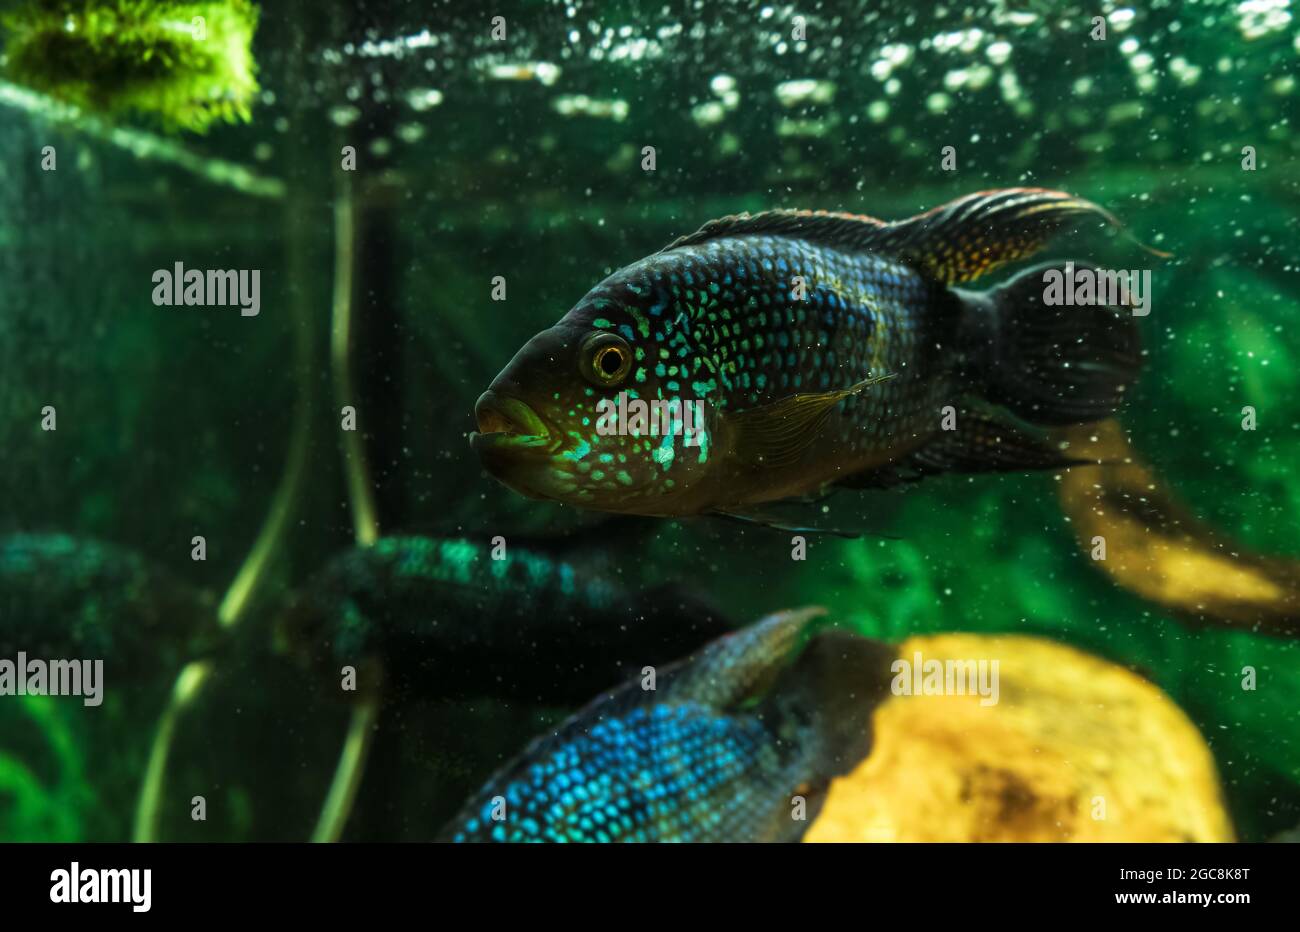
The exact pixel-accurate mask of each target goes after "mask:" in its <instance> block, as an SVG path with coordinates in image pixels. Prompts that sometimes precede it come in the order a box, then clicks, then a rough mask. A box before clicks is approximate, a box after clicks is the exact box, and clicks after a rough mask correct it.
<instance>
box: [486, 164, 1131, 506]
mask: <svg viewBox="0 0 1300 932" xmlns="http://www.w3.org/2000/svg"><path fill="white" fill-rule="evenodd" d="M1087 219H1093V220H1097V221H1102V222H1105V223H1109V224H1116V225H1117V224H1118V221H1116V220H1115V219H1114V218H1113V217H1112V216H1111V215H1110V214H1109V213H1108V212H1106V211H1105V210H1103V209H1102V208H1101V207H1098V206H1097V205H1096V204H1093V203H1091V202H1089V201H1086V200H1082V199H1080V198H1077V197H1073V196H1071V195H1069V194H1065V193H1062V192H1059V191H1049V190H1044V189H1037V188H1012V189H1006V190H998V191H986V192H981V193H978V194H973V195H970V196H967V197H963V198H960V199H959V200H956V201H953V202H951V203H949V204H946V205H944V206H941V207H938V208H936V209H934V210H932V211H930V212H928V213H924V214H921V215H919V216H916V217H912V218H911V219H908V220H903V221H899V222H893V223H886V222H883V221H880V220H875V219H872V218H869V217H862V216H857V215H851V214H844V213H827V212H824V211H818V212H813V211H804V210H775V211H768V212H764V213H760V214H756V215H753V216H750V215H748V214H741V215H738V216H733V217H726V218H723V219H721V220H715V221H712V222H710V223H707V224H705V225H704V227H702V228H701V229H700V230H699V231H697V232H695V233H693V234H690V235H688V236H684V237H682V238H680V239H678V240H677V241H676V242H674V243H672V244H671V245H669V246H668V247H666V248H665V249H663V250H661V251H660V252H657V253H655V254H654V255H652V256H649V257H647V258H645V259H642V260H640V261H639V262H635V263H633V264H632V265H629V266H627V267H626V268H623V269H620V270H619V271H617V272H615V273H614V274H613V275H611V276H609V277H608V278H606V279H605V280H604V281H602V282H601V283H600V284H598V285H597V286H596V287H595V288H593V289H592V290H591V291H590V292H589V293H588V294H587V295H586V296H585V297H584V298H583V299H582V300H581V301H579V302H578V304H577V305H576V306H575V307H574V308H573V309H572V310H571V311H569V313H568V314H566V315H565V316H564V317H563V318H562V319H561V320H560V321H559V322H558V323H556V324H555V325H554V326H552V327H551V328H549V329H548V330H544V331H543V332H541V333H539V334H538V335H537V336H535V337H533V339H531V340H530V341H529V342H528V343H527V344H525V345H524V347H523V348H522V349H521V350H519V352H518V353H517V354H516V355H515V357H514V359H512V360H511V361H510V363H509V364H508V365H507V366H506V367H505V369H504V370H502V372H501V373H500V374H499V375H498V376H497V377H496V379H495V380H494V381H493V382H492V384H491V386H490V387H489V388H488V390H487V391H486V392H485V393H484V394H483V395H482V397H481V398H479V400H478V403H477V405H476V408H475V415H476V418H477V421H478V428H479V429H478V432H476V433H474V434H472V435H471V438H470V441H471V445H472V446H473V448H474V449H475V450H476V451H477V452H478V454H479V456H480V458H481V460H482V462H483V464H484V466H485V468H486V469H487V470H488V471H489V472H490V473H491V474H492V475H493V476H494V477H496V478H497V479H499V480H500V481H501V482H503V483H504V484H505V485H507V486H509V487H510V488H512V489H514V490H516V491H518V492H521V493H523V494H524V495H528V496H531V497H534V498H542V499H553V500H558V501H562V502H568V503H572V504H575V505H579V506H583V507H587V508H593V509H598V510H604V511H614V512H623V513H632V514H641V515H658V516H680V515H694V514H706V513H720V514H730V515H734V516H740V517H744V516H745V515H747V514H749V515H753V514H755V513H756V512H757V511H761V507H762V506H763V505H764V504H765V503H769V502H776V501H783V500H801V501H803V500H811V499H816V498H818V497H821V496H823V495H825V494H827V493H828V492H830V491H833V490H834V489H835V488H836V487H839V486H853V487H870V486H882V487H883V486H890V485H894V484H896V483H899V482H903V481H910V480H913V479H917V478H920V477H922V476H925V475H929V474H933V473H942V472H948V471H958V472H983V471H1007V470H1023V469H1050V468H1056V467H1061V466H1065V465H1070V464H1071V463H1072V462H1073V460H1071V459H1069V458H1068V457H1066V456H1065V455H1063V454H1062V452H1061V451H1060V450H1059V448H1057V447H1056V446H1054V445H1052V444H1051V443H1050V442H1049V441H1048V440H1047V438H1046V437H1045V436H1044V434H1043V432H1042V431H1041V430H1039V429H1038V428H1039V427H1042V426H1047V425H1061V424H1073V423H1082V422H1088V421H1094V420H1098V419H1100V418H1102V417H1105V416H1107V415H1109V414H1110V413H1111V412H1113V411H1114V410H1115V409H1116V407H1117V406H1118V405H1119V403H1120V401H1121V398H1122V396H1123V394H1124V391H1125V389H1126V388H1127V387H1128V386H1129V385H1130V384H1131V383H1132V382H1133V380H1134V379H1135V377H1136V375H1137V373H1138V371H1139V368H1140V360H1141V351H1140V348H1139V344H1138V338H1137V330H1136V327H1135V325H1134V321H1133V317H1132V315H1131V314H1130V313H1128V312H1127V311H1126V310H1124V309H1121V308H1112V307H1106V306H1091V307H1058V306H1048V305H1046V304H1045V303H1044V300H1043V296H1044V290H1045V284H1044V281H1045V279H1044V273H1045V271H1047V269H1045V268H1040V269H1035V270H1031V271H1027V272H1024V273H1022V274H1021V275H1020V276H1018V277H1016V278H1014V279H1012V280H1011V281H1010V282H1009V283H1007V284H1004V285H1002V286H1000V287H996V288H993V289H992V290H988V291H984V292H970V291H964V290H961V289H959V288H957V287H955V286H956V285H958V284H961V283H965V282H969V281H971V280H973V279H975V278H977V277H979V276H980V275H983V274H984V273H986V272H990V271H993V270H994V269H997V268H998V267H1000V266H1002V265H1004V264H1006V263H1008V262H1011V261H1014V260H1018V259H1023V258H1025V257H1028V256H1030V255H1032V254H1033V253H1035V252H1036V251H1038V250H1039V249H1041V248H1042V247H1043V246H1044V245H1046V243H1047V242H1048V240H1049V239H1050V238H1051V237H1052V236H1053V235H1054V234H1055V233H1057V232H1058V231H1061V230H1062V229H1064V228H1066V227H1067V226H1070V225H1073V224H1076V223H1078V222H1079V221H1082V220H1087ZM1075 267H1076V269H1083V268H1086V267H1087V266H1086V265H1085V264H1083V263H1075ZM1051 268H1058V266H1052V267H1051ZM1060 268H1064V265H1063V264H1062V265H1061V266H1060ZM638 403H639V404H638ZM949 406H951V409H952V410H951V412H947V411H946V409H947V408H948V407H949ZM945 415H947V418H948V420H949V423H947V424H945V423H944V420H945ZM954 418H955V423H952V420H953V419H954Z"/></svg>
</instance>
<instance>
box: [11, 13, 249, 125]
mask: <svg viewBox="0 0 1300 932" xmlns="http://www.w3.org/2000/svg"><path fill="white" fill-rule="evenodd" d="M257 16H258V9H257V7H255V6H254V5H253V4H252V3H251V2H249V0H217V2H207V3H173V2H166V0H33V2H29V3H26V4H23V5H22V6H20V7H18V8H16V9H13V10H11V11H9V12H7V13H5V14H4V15H3V16H2V17H0V26H2V27H3V29H4V32H5V57H6V59H7V71H8V74H9V75H10V77H11V78H12V79H13V80H15V81H17V82H19V83H22V84H26V85H27V86H29V87H32V88H35V89H37V90H40V91H43V92H45V93H47V94H49V95H50V96H52V97H56V98H58V99H60V100H63V101H66V102H68V103H71V104H75V105H77V106H79V107H84V108H86V109H89V110H95V111H99V112H101V113H105V114H107V115H109V116H117V115H119V114H122V113H124V112H128V111H130V112H137V113H142V114H147V115H149V116H151V117H152V118H154V119H155V120H157V121H158V122H159V123H160V124H161V125H162V126H163V127H164V128H166V129H168V130H178V129H186V130H194V131H197V132H204V131H206V130H207V128H208V127H209V126H211V125H212V123H214V122H216V121H218V120H224V121H226V122H228V123H233V122H236V121H237V120H244V121H247V120H248V119H249V118H250V115H251V113H250V105H251V102H252V98H253V95H254V94H255V93H257V90H258V86H257V78H256V77H255V71H256V65H255V63H254V61H253V54H252V43H253V33H254V31H255V30H256V28H257Z"/></svg>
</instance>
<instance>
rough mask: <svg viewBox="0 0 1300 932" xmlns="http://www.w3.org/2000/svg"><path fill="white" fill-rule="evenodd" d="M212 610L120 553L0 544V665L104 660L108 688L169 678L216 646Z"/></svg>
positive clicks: (77, 544) (36, 539) (39, 537)
mask: <svg viewBox="0 0 1300 932" xmlns="http://www.w3.org/2000/svg"><path fill="white" fill-rule="evenodd" d="M217 634H218V628H217V622H216V616H215V613H214V611H213V608H212V605H211V603H210V600H209V599H208V598H207V597H205V596H204V595H202V594H200V593H199V592H198V591H197V590H195V589H193V588H191V587H189V586H188V585H186V584H185V583H183V582H181V581H179V580H177V579H176V578H174V577H172V576H171V575H170V574H169V573H167V572H166V571H164V570H162V569H161V568H159V567H157V566H155V565H154V564H152V563H151V562H149V561H148V560H146V559H145V558H143V557H141V556H139V555H137V554H135V553H133V552H131V551H130V550H127V549H125V548H122V547H118V546H115V545H112V544H107V543H103V542H101V541H97V540H89V539H86V538H80V537H72V536H69V535H66V534H15V535H12V536H8V537H0V658H8V659H13V658H14V656H15V654H16V653H17V652H18V651H23V652H25V653H26V654H27V656H28V657H31V658H43V659H49V658H61V659H92V660H93V659H102V660H103V661H104V669H105V676H106V677H107V678H108V679H109V680H110V682H111V681H122V680H130V679H134V678H137V677H142V676H147V675H153V674H157V673H164V674H165V673H174V672H175V671H176V670H179V669H180V667H181V665H182V664H184V663H185V662H186V661H187V660H191V659H194V658H195V657H197V656H199V655H201V654H205V653H208V652H210V651H211V650H212V649H213V648H214V645H215V644H216V642H217Z"/></svg>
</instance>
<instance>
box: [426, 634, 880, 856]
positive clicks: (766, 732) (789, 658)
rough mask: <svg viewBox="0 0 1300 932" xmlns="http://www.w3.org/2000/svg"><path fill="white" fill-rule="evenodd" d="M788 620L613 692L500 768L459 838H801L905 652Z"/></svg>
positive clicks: (857, 753)
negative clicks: (896, 658) (650, 683)
mask: <svg viewBox="0 0 1300 932" xmlns="http://www.w3.org/2000/svg"><path fill="white" fill-rule="evenodd" d="M820 614H821V611H820V610H819V609H803V610H798V611H793V612H785V613H781V614H777V615H773V616H770V617H768V618H767V619H764V620H763V621H760V622H758V623H757V624H755V625H753V626H751V627H749V628H746V629H744V630H743V631H739V632H736V633H734V634H731V635H727V636H725V637H723V638H721V639H719V640H717V641H714V642H712V643H710V644H708V645H706V646H705V647H704V648H703V649H701V650H700V651H699V652H698V653H697V654H696V655H695V656H694V657H692V658H690V659H688V660H685V661H682V662H680V663H678V664H676V665H674V666H672V667H667V668H664V669H662V670H660V671H658V676H657V681H656V683H655V688H654V689H652V690H651V689H646V688H645V686H646V680H645V679H644V677H642V676H638V677H637V678H635V679H633V680H632V681H630V682H628V683H626V684H625V685H624V686H622V687H620V688H619V689H617V690H614V691H613V692H611V693H608V694H606V695H604V696H601V697H600V698H598V699H597V700H595V701H594V702H592V703H591V704H590V705H589V706H587V707H586V708H585V709H584V710H583V711H581V712H579V713H578V714H577V715H576V716H575V717H573V718H572V719H570V720H569V721H568V722H566V723H565V724H563V725H561V726H560V727H559V728H558V729H557V730H556V731H555V732H554V733H553V734H549V735H546V736H544V737H541V738H538V739H537V740H535V741H534V742H533V744H532V745H531V746H529V747H528V748H527V749H526V750H525V751H524V752H523V753H522V754H521V755H520V756H519V757H518V758H517V759H515V760H514V761H511V762H510V763H509V764H507V765H506V766H505V767H504V768H503V769H502V770H501V771H500V772H499V773H497V774H496V775H495V776H493V777H492V778H491V779H490V780H489V781H488V782H487V784H486V785H485V786H484V787H483V788H482V789H481V790H480V791H479V793H478V794H477V795H476V796H475V797H474V798H473V799H472V800H471V801H470V802H469V803H468V804H467V805H466V806H465V808H464V809H463V810H462V811H461V813H460V814H459V815H458V816H456V818H454V819H453V820H452V821H451V822H450V823H449V824H448V825H447V826H446V827H445V828H444V829H443V831H442V833H441V836H440V837H441V840H445V841H461V842H464V841H499V842H511V841H592V842H599V841H797V840H798V839H799V838H801V837H802V835H803V833H804V831H805V830H806V829H807V828H808V826H809V825H810V824H811V823H812V821H813V819H814V818H815V817H816V815H817V813H818V812H819V810H820V808H821V805H822V803H823V802H824V799H825V793H826V790H827V787H828V786H829V783H830V780H831V779H832V778H833V777H835V776H838V775H840V774H843V773H847V772H848V771H849V770H850V769H852V768H853V767H854V766H855V765H856V764H857V763H858V762H860V761H861V760H862V758H863V757H865V756H866V754H867V752H868V751H869V750H870V744H871V735H870V721H871V712H872V710H873V708H874V707H875V705H876V704H877V702H878V701H879V700H880V699H881V698H883V697H884V696H885V695H887V694H888V689H889V686H888V684H889V679H890V674H889V665H890V663H891V662H892V660H893V655H894V652H893V650H891V649H890V648H888V647H886V646H884V645H881V644H878V643H876V642H874V641H869V640H867V639H865V638H861V637H857V636H855V635H852V634H849V633H847V632H843V631H837V630H834V629H825V628H821V629H820V630H819V622H818V621H817V617H818V616H819V615H820Z"/></svg>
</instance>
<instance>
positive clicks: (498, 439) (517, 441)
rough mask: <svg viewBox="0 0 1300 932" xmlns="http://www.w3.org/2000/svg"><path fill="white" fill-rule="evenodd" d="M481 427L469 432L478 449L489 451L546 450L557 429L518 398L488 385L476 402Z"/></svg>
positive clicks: (475, 447)
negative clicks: (499, 392)
mask: <svg viewBox="0 0 1300 932" xmlns="http://www.w3.org/2000/svg"><path fill="white" fill-rule="evenodd" d="M474 419H475V420H476V421H478V430H477V431H475V432H474V433H471V434H470V435H469V443H470V446H471V447H472V448H473V449H474V450H475V451H477V452H478V453H480V454H482V453H486V452H488V451H500V452H505V451H508V450H509V451H521V452H522V451H525V450H539V451H540V450H545V449H546V448H547V447H549V446H550V445H551V442H552V439H553V437H554V432H553V431H552V430H551V428H550V427H549V426H548V425H547V423H546V421H544V420H542V418H541V416H540V415H539V414H538V413H537V412H536V411H534V410H533V409H532V408H531V407H529V406H528V405H527V404H525V403H524V402H522V401H520V400H519V399H518V398H511V397H510V396H509V395H501V394H498V393H497V392H494V391H492V390H491V389H489V390H488V391H486V392H484V393H483V394H482V395H481V396H479V400H478V402H477V403H476V404H475V405H474Z"/></svg>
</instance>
